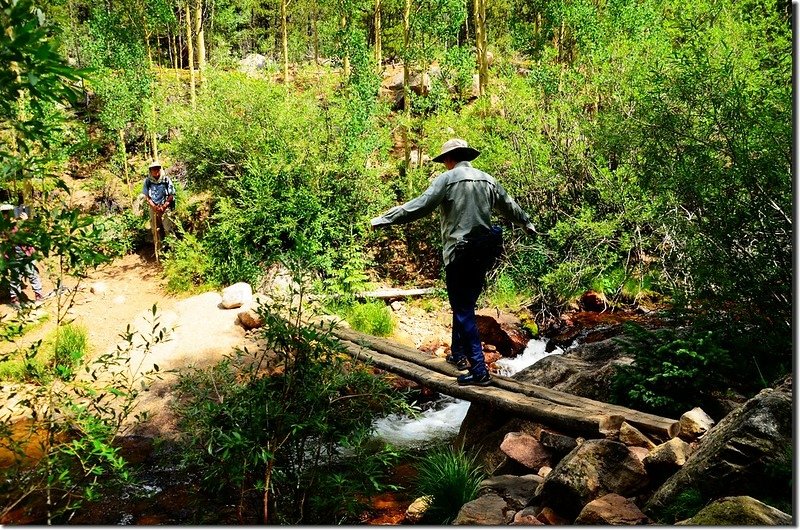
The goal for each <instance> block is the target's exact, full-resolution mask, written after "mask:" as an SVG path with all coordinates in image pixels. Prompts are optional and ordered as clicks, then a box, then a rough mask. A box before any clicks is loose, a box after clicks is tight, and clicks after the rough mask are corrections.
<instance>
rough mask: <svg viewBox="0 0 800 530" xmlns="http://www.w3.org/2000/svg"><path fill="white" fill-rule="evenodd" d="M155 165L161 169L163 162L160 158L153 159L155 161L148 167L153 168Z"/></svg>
mask: <svg viewBox="0 0 800 530" xmlns="http://www.w3.org/2000/svg"><path fill="white" fill-rule="evenodd" d="M154 167H157V168H158V169H161V162H160V161H158V160H153V162H152V163H151V164H150V165H149V166H147V169H153V168H154Z"/></svg>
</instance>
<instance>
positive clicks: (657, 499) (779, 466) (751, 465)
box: [644, 389, 793, 522]
mask: <svg viewBox="0 0 800 530" xmlns="http://www.w3.org/2000/svg"><path fill="white" fill-rule="evenodd" d="M792 418H793V414H792V396H791V393H790V392H783V391H780V390H777V389H776V390H773V389H765V390H762V391H761V392H760V393H759V394H758V395H757V396H755V397H754V398H752V399H750V400H749V401H747V402H746V403H745V404H744V405H742V406H741V407H740V408H739V409H737V410H735V411H734V412H732V413H730V414H728V415H727V416H726V417H725V418H723V419H722V421H720V422H719V424H717V425H716V426H715V427H714V428H712V429H711V430H710V431H709V432H708V434H706V436H705V437H704V439H703V441H702V443H701V444H700V447H699V448H698V450H697V451H696V452H695V453H693V454H692V455H691V456H690V457H689V459H688V461H687V462H686V464H685V465H684V466H683V468H681V469H680V470H679V471H678V472H677V473H675V474H674V475H672V476H671V477H670V478H669V479H667V481H666V482H665V483H664V484H663V485H662V486H661V487H660V488H659V489H658V490H657V491H656V492H655V493H654V494H653V496H652V498H651V499H650V501H649V502H648V504H647V505H646V506H645V508H644V512H645V513H647V514H648V515H650V516H651V517H653V518H659V516H660V515H662V514H664V513H666V512H667V509H668V508H670V507H671V506H673V505H674V504H675V503H676V501H678V498H679V495H680V494H681V493H682V492H684V491H687V490H690V489H691V490H695V491H696V492H697V493H698V494H699V495H700V496H701V497H702V499H704V500H711V499H716V498H720V497H724V496H730V495H751V496H753V497H761V498H766V497H764V496H770V497H773V498H776V499H783V498H786V499H789V500H790V497H789V496H790V494H791V491H790V490H791V488H789V480H790V479H791V469H792V460H791V454H792V448H793V443H792ZM776 470H779V471H776ZM780 470H782V471H780ZM776 473H778V474H779V475H780V474H781V473H782V478H781V479H780V480H778V479H776ZM668 522H671V521H668Z"/></svg>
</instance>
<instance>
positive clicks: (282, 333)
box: [179, 306, 401, 524]
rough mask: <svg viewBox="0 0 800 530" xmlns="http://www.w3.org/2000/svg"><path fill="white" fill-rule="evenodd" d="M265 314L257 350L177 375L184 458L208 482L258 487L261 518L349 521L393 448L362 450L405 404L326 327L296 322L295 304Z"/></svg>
mask: <svg viewBox="0 0 800 530" xmlns="http://www.w3.org/2000/svg"><path fill="white" fill-rule="evenodd" d="M261 312H262V315H263V317H264V319H265V326H264V328H263V335H262V338H263V339H264V342H265V346H264V348H263V349H259V351H257V352H253V353H250V352H242V351H240V352H238V353H237V354H236V355H234V356H232V357H230V358H229V359H227V360H225V361H223V362H222V363H220V364H218V365H216V366H214V367H212V368H211V369H207V370H200V369H196V370H193V371H191V372H189V373H185V374H182V375H181V380H180V383H179V394H180V403H181V405H180V412H181V415H182V418H183V419H182V428H183V432H184V433H185V437H186V438H185V439H186V443H187V461H188V462H198V463H200V465H201V469H202V470H203V472H204V473H205V478H206V485H207V486H209V487H213V488H222V487H227V486H235V487H236V488H237V489H238V490H239V491H242V492H244V491H247V490H250V489H253V488H254V489H255V490H256V491H258V492H259V493H260V494H262V495H263V502H264V503H265V506H266V508H265V510H264V514H265V517H267V521H266V522H271V523H281V524H289V523H291V524H303V523H305V524H314V523H317V524H319V523H325V524H332V523H342V522H348V521H349V522H354V521H355V518H354V516H355V515H356V513H357V512H355V511H353V510H357V509H358V507H357V506H355V505H354V504H353V503H352V500H353V499H354V498H356V497H357V496H358V494H360V495H362V496H363V495H370V494H372V493H374V492H376V491H379V490H380V489H382V487H383V486H382V479H383V477H384V476H385V472H386V469H387V466H388V465H390V464H391V462H392V461H393V456H392V455H393V454H394V452H393V451H391V450H390V449H389V448H379V449H377V450H373V451H369V450H367V448H366V446H365V445H364V442H366V441H367V439H368V437H367V433H368V432H369V430H370V429H371V424H372V421H373V420H374V418H375V417H376V415H377V414H381V413H386V412H389V411H392V410H397V408H398V407H400V406H401V404H400V402H399V401H398V400H397V398H396V397H394V395H393V394H392V392H391V390H390V389H389V387H388V385H386V383H385V382H383V381H381V380H379V379H376V378H374V377H373V376H372V375H370V374H369V373H368V372H367V371H365V370H363V369H362V368H360V367H358V366H355V365H351V364H349V363H346V362H345V361H344V356H343V354H342V352H341V345H340V344H339V343H338V341H336V340H335V339H333V338H332V336H331V335H330V334H328V333H324V332H321V331H319V330H318V329H316V328H314V327H309V326H306V325H303V324H300V323H299V322H301V319H300V318H299V315H300V312H301V307H293V308H283V307H277V306H275V307H262V308H261ZM321 483H324V484H325V485H326V486H327V487H326V488H320V487H319V485H320V484H321ZM362 498H363V497H362ZM342 499H347V500H348V502H343V503H341V504H339V503H337V502H335V501H337V500H342Z"/></svg>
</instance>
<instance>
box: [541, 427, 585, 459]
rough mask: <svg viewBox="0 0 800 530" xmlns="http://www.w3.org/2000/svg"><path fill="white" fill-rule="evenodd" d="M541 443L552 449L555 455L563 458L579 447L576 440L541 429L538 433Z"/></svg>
mask: <svg viewBox="0 0 800 530" xmlns="http://www.w3.org/2000/svg"><path fill="white" fill-rule="evenodd" d="M538 438H539V443H541V444H542V445H543V446H544V447H546V448H548V449H550V451H552V452H553V454H554V455H556V456H558V457H561V456H564V455H566V454H568V453H569V452H570V451H572V450H573V449H575V448H576V447H578V442H577V441H576V440H575V438H573V437H571V436H567V435H565V434H558V433H555V432H552V431H548V430H546V429H541V430H540V431H539V433H538Z"/></svg>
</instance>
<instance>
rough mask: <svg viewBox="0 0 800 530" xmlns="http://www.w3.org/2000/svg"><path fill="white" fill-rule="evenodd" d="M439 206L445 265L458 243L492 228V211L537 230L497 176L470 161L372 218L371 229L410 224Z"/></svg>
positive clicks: (448, 262)
mask: <svg viewBox="0 0 800 530" xmlns="http://www.w3.org/2000/svg"><path fill="white" fill-rule="evenodd" d="M437 206H438V207H439V213H440V226H441V230H442V246H443V247H444V248H443V250H442V256H443V258H444V263H445V265H449V264H450V263H451V262H452V261H453V257H454V256H453V253H454V250H455V247H456V243H457V242H458V241H459V240H461V239H463V238H464V237H465V236H466V235H467V234H469V233H470V232H471V231H472V230H473V229H474V228H476V227H483V228H486V229H490V228H491V226H492V224H491V215H492V210H496V211H497V212H499V213H500V214H501V215H502V216H503V217H505V218H506V219H508V220H509V221H511V222H512V223H514V224H517V225H519V226H522V227H525V228H526V229H527V230H529V231H535V228H534V226H533V224H532V223H531V221H530V218H529V217H528V215H527V214H526V213H525V212H524V211H523V210H522V208H520V207H519V205H518V204H517V203H516V201H514V199H512V198H511V197H509V195H508V194H507V193H506V190H505V189H503V186H501V185H500V183H499V182H497V181H496V180H495V179H494V177H492V176H491V175H489V174H487V173H484V172H483V171H480V170H478V169H475V168H474V167H472V164H470V163H469V162H459V163H458V164H456V166H455V167H454V168H453V169H451V170H449V171H445V172H444V173H442V174H441V175H439V176H438V177H436V178H435V179H434V181H433V182H432V183H431V185H430V187H429V188H428V189H427V190H425V192H424V193H423V194H422V195H420V196H419V197H417V198H415V199H412V200H410V201H408V202H407V203H405V204H403V205H401V206H395V207H394V208H392V209H390V210H389V211H387V212H386V213H385V214H383V215H381V216H380V217H375V218H374V219H372V221H371V223H372V226H386V225H390V224H395V223H408V222H410V221H415V220H417V219H420V218H422V217H425V216H426V215H428V214H429V213H431V212H432V211H433V210H434V209H435V208H436V207H437Z"/></svg>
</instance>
